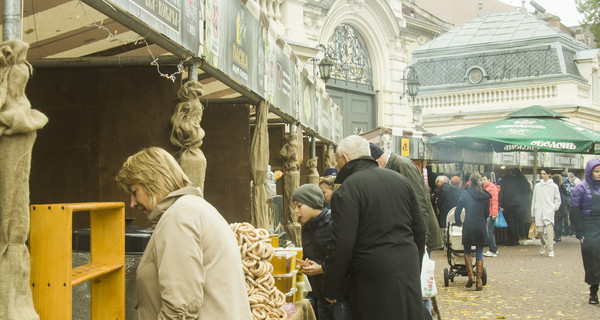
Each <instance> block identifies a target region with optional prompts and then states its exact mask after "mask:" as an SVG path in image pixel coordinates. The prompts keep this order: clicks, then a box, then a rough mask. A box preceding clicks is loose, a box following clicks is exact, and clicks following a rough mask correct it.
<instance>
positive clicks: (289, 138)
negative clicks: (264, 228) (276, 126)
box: [279, 133, 302, 246]
mask: <svg viewBox="0 0 600 320" xmlns="http://www.w3.org/2000/svg"><path fill="white" fill-rule="evenodd" d="M300 134H301V133H300ZM279 155H280V156H281V157H282V158H284V159H285V163H284V169H285V173H284V176H283V178H284V197H285V200H286V201H287V204H288V206H287V210H285V212H284V216H285V221H286V225H285V229H286V231H287V234H288V236H289V237H288V239H289V240H291V241H292V242H293V243H294V245H296V246H301V245H302V241H301V226H300V223H298V216H297V215H296V212H295V210H294V203H293V201H292V194H293V193H294V191H296V189H298V187H299V186H300V171H299V170H298V140H297V136H296V133H288V134H286V135H285V137H284V145H283V148H281V151H279Z"/></svg>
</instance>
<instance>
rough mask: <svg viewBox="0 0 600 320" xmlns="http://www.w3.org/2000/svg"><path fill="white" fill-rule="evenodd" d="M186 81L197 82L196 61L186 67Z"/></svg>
mask: <svg viewBox="0 0 600 320" xmlns="http://www.w3.org/2000/svg"><path fill="white" fill-rule="evenodd" d="M188 80H189V81H196V82H197V81H198V63H197V62H196V61H194V62H193V63H190V64H189V65H188Z"/></svg>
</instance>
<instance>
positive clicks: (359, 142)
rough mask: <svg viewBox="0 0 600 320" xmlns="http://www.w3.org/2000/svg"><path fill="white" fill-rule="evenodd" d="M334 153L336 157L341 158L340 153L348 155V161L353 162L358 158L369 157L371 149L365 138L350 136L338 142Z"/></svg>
mask: <svg viewBox="0 0 600 320" xmlns="http://www.w3.org/2000/svg"><path fill="white" fill-rule="evenodd" d="M335 153H336V155H337V156H341V155H342V153H345V154H346V155H348V158H349V160H354V159H358V158H360V157H364V156H370V155H371V149H370V148H369V142H368V141H367V140H366V139H365V138H363V137H360V136H357V135H351V136H347V137H345V138H344V139H342V141H340V143H339V144H338V146H337V149H336V152H335Z"/></svg>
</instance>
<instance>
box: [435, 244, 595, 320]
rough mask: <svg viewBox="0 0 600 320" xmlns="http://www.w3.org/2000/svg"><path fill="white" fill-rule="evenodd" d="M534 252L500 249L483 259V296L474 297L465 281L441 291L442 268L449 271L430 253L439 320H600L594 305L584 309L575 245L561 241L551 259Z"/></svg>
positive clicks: (533, 248) (535, 248)
mask: <svg viewBox="0 0 600 320" xmlns="http://www.w3.org/2000/svg"><path fill="white" fill-rule="evenodd" d="M539 250H540V246H539V245H533V244H532V245H520V246H512V247H508V246H503V245H500V246H499V247H498V251H499V252H498V253H499V254H498V256H497V257H484V267H485V268H486V272H487V285H486V286H484V287H483V291H473V289H474V288H475V285H473V288H471V289H467V288H465V283H466V281H467V277H466V276H460V275H457V276H456V277H455V278H454V282H450V285H449V286H448V287H444V268H449V265H448V261H447V258H446V254H445V252H444V251H441V250H436V251H433V252H432V254H431V257H432V259H433V260H435V261H436V265H435V272H436V285H437V288H438V295H437V301H438V305H439V309H440V314H441V316H442V319H443V320H451V319H458V320H465V319H545V320H553V319H554V320H558V319H564V320H567V319H568V320H577V319H600V309H599V308H598V305H590V304H588V294H589V288H588V285H587V284H586V283H585V282H584V281H583V280H584V272H583V263H582V260H581V251H580V245H579V242H578V240H577V239H576V238H575V237H563V239H562V242H559V243H556V244H555V245H554V253H555V255H556V257H554V258H549V257H548V254H547V253H546V254H545V255H543V256H542V255H540V251H539ZM484 251H487V248H485V250H484Z"/></svg>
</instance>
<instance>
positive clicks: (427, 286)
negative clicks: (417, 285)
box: [421, 252, 437, 299]
mask: <svg viewBox="0 0 600 320" xmlns="http://www.w3.org/2000/svg"><path fill="white" fill-rule="evenodd" d="M434 271H435V261H433V260H431V259H429V255H428V254H427V252H425V254H423V266H422V267H421V295H422V296H423V299H426V298H431V297H434V296H436V295H437V287H436V286H435V278H434Z"/></svg>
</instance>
